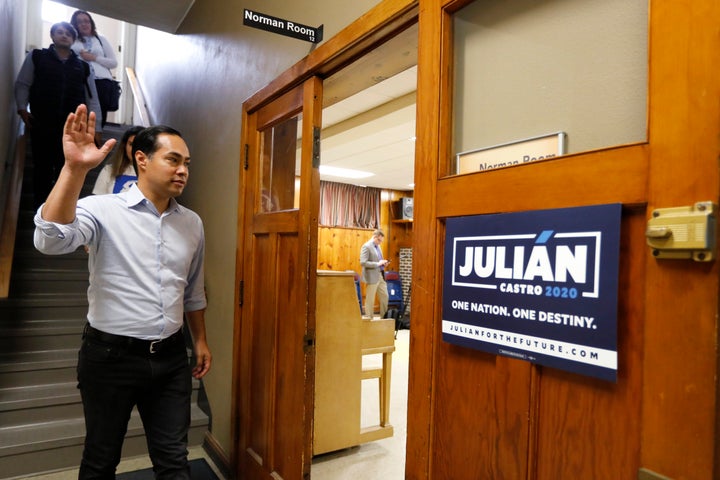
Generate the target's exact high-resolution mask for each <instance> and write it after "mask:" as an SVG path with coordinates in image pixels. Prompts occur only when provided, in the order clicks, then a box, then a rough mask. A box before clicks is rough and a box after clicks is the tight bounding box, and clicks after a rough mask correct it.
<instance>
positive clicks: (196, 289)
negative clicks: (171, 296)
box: [183, 224, 207, 312]
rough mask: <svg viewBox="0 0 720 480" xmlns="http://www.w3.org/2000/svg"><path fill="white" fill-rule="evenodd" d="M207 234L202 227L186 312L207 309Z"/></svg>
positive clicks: (189, 286) (190, 272)
mask: <svg viewBox="0 0 720 480" xmlns="http://www.w3.org/2000/svg"><path fill="white" fill-rule="evenodd" d="M204 263H205V232H204V230H203V228H202V224H201V225H200V241H199V245H198V248H197V250H196V251H195V254H194V255H193V260H192V263H191V264H190V271H189V272H188V283H187V287H186V289H185V299H184V302H183V308H184V310H185V311H186V312H194V311H196V310H202V309H204V308H205V307H207V298H206V297H205V272H204Z"/></svg>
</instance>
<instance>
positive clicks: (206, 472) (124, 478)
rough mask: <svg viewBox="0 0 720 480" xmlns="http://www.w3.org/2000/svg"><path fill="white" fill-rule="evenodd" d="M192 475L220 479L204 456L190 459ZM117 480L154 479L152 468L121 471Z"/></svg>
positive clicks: (205, 479) (198, 478)
mask: <svg viewBox="0 0 720 480" xmlns="http://www.w3.org/2000/svg"><path fill="white" fill-rule="evenodd" d="M190 476H191V478H192V479H193V480H219V479H218V477H217V476H216V475H215V473H214V472H213V471H212V469H211V468H210V465H208V463H207V462H206V461H205V459H204V458H198V459H196V460H190ZM115 478H117V480H154V479H155V475H154V474H153V471H152V468H145V469H143V470H136V471H134V472H126V473H119V474H118V475H117V476H116V477H115Z"/></svg>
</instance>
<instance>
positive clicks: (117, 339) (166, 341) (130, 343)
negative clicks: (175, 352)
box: [83, 323, 184, 354]
mask: <svg viewBox="0 0 720 480" xmlns="http://www.w3.org/2000/svg"><path fill="white" fill-rule="evenodd" d="M85 337H87V338H94V339H95V340H98V341H100V342H102V343H107V344H109V345H117V346H119V347H123V348H126V349H127V350H131V351H133V352H137V353H142V354H154V353H160V352H161V351H162V350H164V349H167V348H168V347H170V346H171V345H174V344H176V343H178V342H184V338H183V332H182V329H180V330H178V331H177V332H175V333H173V334H172V335H170V336H169V337H167V338H163V339H162V340H142V339H140V338H135V337H126V336H124V335H115V334H114V333H107V332H103V331H102V330H98V329H97V328H93V327H91V326H90V324H89V323H88V324H86V325H85V330H84V332H83V338H85Z"/></svg>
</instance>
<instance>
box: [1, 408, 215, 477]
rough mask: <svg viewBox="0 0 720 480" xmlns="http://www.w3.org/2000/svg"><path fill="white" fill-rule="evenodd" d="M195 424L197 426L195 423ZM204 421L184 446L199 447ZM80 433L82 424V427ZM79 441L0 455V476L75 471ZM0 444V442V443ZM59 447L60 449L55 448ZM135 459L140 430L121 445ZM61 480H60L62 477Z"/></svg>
mask: <svg viewBox="0 0 720 480" xmlns="http://www.w3.org/2000/svg"><path fill="white" fill-rule="evenodd" d="M196 411H197V409H195V408H194V407H193V411H192V416H193V417H196ZM195 422H197V423H195ZM207 427H208V423H207V417H206V418H205V420H200V419H196V420H193V423H192V424H191V426H190V431H189V432H188V446H191V447H194V446H198V445H201V444H202V443H203V440H204V439H205V432H207ZM82 429H83V430H82V431H83V432H84V424H83V425H82ZM82 435H83V436H81V437H75V438H74V439H72V441H69V442H62V441H60V442H55V444H56V445H53V444H52V442H48V443H46V445H48V444H49V445H48V446H49V447H50V448H47V449H44V450H43V449H27V451H25V452H20V453H17V454H14V455H7V456H2V454H0V472H2V474H1V475H2V478H6V479H21V478H26V477H27V476H29V475H33V476H34V475H40V474H47V473H51V472H60V471H62V470H66V469H71V468H77V467H78V466H79V465H80V459H81V458H82V450H83V440H84V433H83V434H82ZM0 441H1V440H0ZM58 443H60V444H61V445H59V446H57V444H58ZM139 455H147V445H146V442H145V436H144V434H143V431H142V430H139V431H138V432H137V433H136V430H133V431H131V430H129V429H128V435H127V436H126V437H125V442H124V443H123V451H122V457H123V458H129V457H136V456H139ZM63 478H64V477H63Z"/></svg>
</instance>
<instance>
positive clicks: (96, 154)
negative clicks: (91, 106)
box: [62, 104, 116, 171]
mask: <svg viewBox="0 0 720 480" xmlns="http://www.w3.org/2000/svg"><path fill="white" fill-rule="evenodd" d="M95 121H96V119H95V113H94V112H90V115H88V111H87V107H86V106H85V105H82V104H81V105H79V106H78V107H77V109H76V110H75V113H71V114H70V115H68V118H67V120H66V121H65V128H64V130H63V139H62V142H63V152H64V153H65V165H66V166H67V167H68V168H70V169H71V170H77V169H81V170H85V171H88V170H90V169H92V168H94V167H96V166H97V165H99V164H100V162H102V161H103V159H104V158H105V157H106V156H107V155H108V153H110V151H111V150H112V148H113V146H114V145H115V142H116V140H115V139H110V140H108V141H107V142H105V144H104V145H103V146H102V147H100V148H98V147H97V146H96V145H95Z"/></svg>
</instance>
